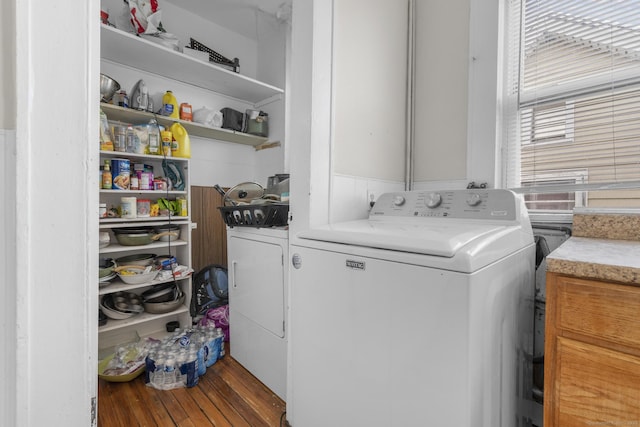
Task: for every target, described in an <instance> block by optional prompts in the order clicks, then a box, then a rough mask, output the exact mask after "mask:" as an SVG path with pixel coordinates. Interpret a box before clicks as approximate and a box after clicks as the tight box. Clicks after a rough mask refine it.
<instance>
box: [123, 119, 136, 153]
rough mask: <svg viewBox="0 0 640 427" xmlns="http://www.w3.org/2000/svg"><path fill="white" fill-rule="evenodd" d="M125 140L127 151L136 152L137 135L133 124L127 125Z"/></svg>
mask: <svg viewBox="0 0 640 427" xmlns="http://www.w3.org/2000/svg"><path fill="white" fill-rule="evenodd" d="M125 141H126V143H125V147H126V148H125V149H126V151H127V153H135V152H136V136H135V133H134V132H133V126H131V125H129V126H127V133H126V139H125Z"/></svg>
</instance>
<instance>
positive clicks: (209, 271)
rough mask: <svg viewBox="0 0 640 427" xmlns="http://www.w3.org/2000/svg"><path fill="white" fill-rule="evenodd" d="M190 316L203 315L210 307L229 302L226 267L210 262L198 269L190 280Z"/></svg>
mask: <svg viewBox="0 0 640 427" xmlns="http://www.w3.org/2000/svg"><path fill="white" fill-rule="evenodd" d="M192 285H193V292H192V293H191V306H190V314H191V317H197V316H202V315H204V314H205V313H206V312H207V310H209V309H210V308H216V307H219V306H221V305H225V304H228V303H229V282H228V277H227V269H226V268H225V267H223V266H222V265H218V264H211V265H208V266H206V267H204V268H203V269H202V270H200V271H198V272H197V273H196V274H195V276H194V277H193V281H192Z"/></svg>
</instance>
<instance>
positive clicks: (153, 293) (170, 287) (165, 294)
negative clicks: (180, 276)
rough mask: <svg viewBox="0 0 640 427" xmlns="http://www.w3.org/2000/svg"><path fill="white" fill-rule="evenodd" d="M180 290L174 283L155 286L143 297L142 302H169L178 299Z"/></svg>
mask: <svg viewBox="0 0 640 427" xmlns="http://www.w3.org/2000/svg"><path fill="white" fill-rule="evenodd" d="M179 293H180V290H179V289H178V287H177V286H176V285H175V284H174V283H163V284H161V285H155V286H153V287H152V288H151V289H147V290H146V291H144V292H143V293H142V295H141V298H142V302H144V303H146V302H152V303H158V302H168V301H172V300H174V299H176V297H177V295H178V294H179Z"/></svg>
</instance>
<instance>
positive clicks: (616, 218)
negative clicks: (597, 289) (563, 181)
mask: <svg viewBox="0 0 640 427" xmlns="http://www.w3.org/2000/svg"><path fill="white" fill-rule="evenodd" d="M547 271H548V272H552V273H561V274H568V275H571V276H577V277H585V278H590V279H598V280H606V281H614V282H623V283H629V284H638V285H640V214H638V215H635V214H629V215H628V214H575V215H574V217H573V236H572V237H571V238H570V239H569V240H567V241H566V242H564V243H563V244H562V245H560V246H559V247H558V248H557V249H556V250H554V251H553V252H551V253H550V254H549V255H548V256H547Z"/></svg>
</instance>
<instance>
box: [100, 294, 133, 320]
mask: <svg viewBox="0 0 640 427" xmlns="http://www.w3.org/2000/svg"><path fill="white" fill-rule="evenodd" d="M116 299H117V300H118V303H126V306H127V308H132V309H125V310H120V309H118V308H116V306H115V304H116ZM134 306H137V307H140V308H138V309H136V310H133V308H134ZM100 308H101V309H102V311H103V312H104V314H105V315H106V316H107V317H108V318H110V319H114V320H122V319H128V318H129V317H132V316H134V315H135V314H138V313H141V312H142V311H143V310H144V309H143V308H142V306H140V298H139V297H138V296H137V295H136V294H134V293H132V292H116V293H114V294H107V295H105V296H103V297H102V299H101V300H100Z"/></svg>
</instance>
